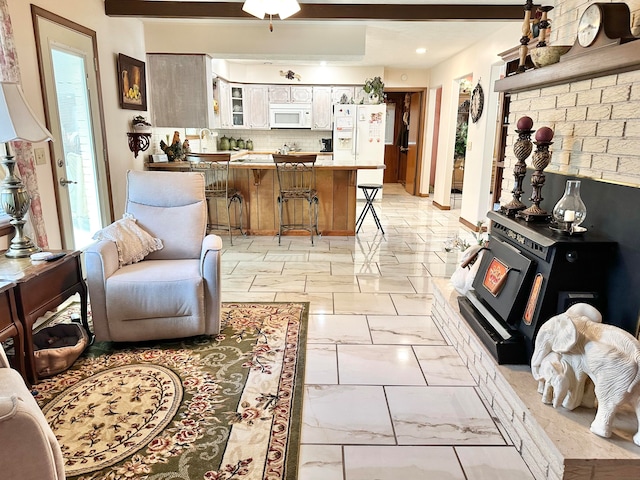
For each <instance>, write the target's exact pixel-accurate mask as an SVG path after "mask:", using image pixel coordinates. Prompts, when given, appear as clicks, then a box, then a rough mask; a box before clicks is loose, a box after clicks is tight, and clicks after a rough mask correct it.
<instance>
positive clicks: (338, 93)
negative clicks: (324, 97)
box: [331, 86, 355, 103]
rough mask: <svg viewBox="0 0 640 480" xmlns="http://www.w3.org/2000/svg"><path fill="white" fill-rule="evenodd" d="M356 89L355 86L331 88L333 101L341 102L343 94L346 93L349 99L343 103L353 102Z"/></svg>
mask: <svg viewBox="0 0 640 480" xmlns="http://www.w3.org/2000/svg"><path fill="white" fill-rule="evenodd" d="M354 89H355V87H348V86H347V87H332V89H331V101H332V102H333V103H341V100H342V96H343V95H345V98H346V99H347V101H346V102H342V103H351V102H352V101H353V99H354V93H353V92H354Z"/></svg>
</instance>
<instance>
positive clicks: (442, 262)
mask: <svg viewBox="0 0 640 480" xmlns="http://www.w3.org/2000/svg"><path fill="white" fill-rule="evenodd" d="M363 206H364V202H359V204H358V210H360V209H361V208H363ZM376 208H377V210H378V213H379V215H380V218H381V221H382V226H383V228H384V229H385V232H386V235H385V236H384V237H383V236H382V235H381V234H380V233H379V232H378V231H377V230H376V226H375V224H374V222H373V218H372V217H371V216H370V215H368V216H367V218H366V219H365V223H364V226H363V228H362V230H361V232H360V234H359V235H357V236H356V237H322V238H319V239H317V241H316V246H315V247H312V246H311V243H310V241H309V238H308V237H293V236H289V237H287V236H285V237H283V239H282V245H281V246H278V239H277V237H246V238H239V237H234V246H233V247H229V241H228V237H227V236H225V235H224V234H222V235H223V242H224V244H225V252H224V254H223V257H222V260H223V262H222V270H223V283H222V288H223V301H225V302H242V301H252V302H272V301H276V302H286V301H305V302H310V315H309V329H308V340H307V345H308V346H307V361H306V374H305V398H304V407H303V426H302V436H301V444H302V445H301V452H300V467H299V468H300V470H299V472H298V479H299V480H371V479H380V480H397V479H400V478H402V479H403V480H418V479H433V480H449V479H451V480H453V479H459V480H480V479H491V480H514V479H518V480H520V479H523V480H527V479H532V478H533V477H532V476H531V474H530V473H529V470H528V469H527V467H526V465H525V464H524V462H523V461H522V459H521V457H520V456H519V454H518V452H517V451H516V449H515V448H514V447H513V446H512V442H511V440H510V439H509V438H508V437H507V435H506V433H505V431H504V429H503V428H502V427H501V426H500V425H499V424H497V423H496V421H495V419H494V415H493V414H492V412H491V411H490V410H489V409H488V408H487V407H486V406H485V404H484V403H483V402H482V400H481V397H480V396H479V395H478V393H477V392H476V389H475V382H474V380H473V378H472V377H471V375H470V374H469V372H468V370H467V369H466V367H465V366H464V365H463V364H462V362H461V361H460V358H459V357H458V355H457V353H456V352H455V350H454V349H453V347H451V346H449V344H448V342H447V339H446V338H444V337H443V336H442V334H441V333H440V331H439V330H438V328H437V327H436V325H435V324H434V322H433V320H432V318H431V316H430V309H431V302H432V284H431V279H432V278H433V277H438V276H440V277H442V276H446V277H449V276H450V275H451V273H452V272H453V271H454V270H455V267H456V261H457V258H458V252H457V251H456V252H452V253H446V252H445V250H444V245H445V242H446V241H447V240H449V239H451V238H452V237H453V236H454V235H459V236H461V237H462V238H464V239H466V240H467V241H468V242H470V243H471V242H474V241H475V234H474V233H472V232H471V231H469V230H468V229H466V228H465V227H463V226H462V225H461V224H460V223H459V221H458V217H459V214H460V211H459V209H458V210H451V211H440V210H438V209H436V208H434V207H433V206H432V201H431V199H429V198H420V197H413V196H410V195H409V194H407V193H406V192H405V191H404V189H403V187H402V185H400V184H385V186H384V195H383V199H382V201H381V202H377V205H376Z"/></svg>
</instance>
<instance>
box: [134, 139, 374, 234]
mask: <svg viewBox="0 0 640 480" xmlns="http://www.w3.org/2000/svg"><path fill="white" fill-rule="evenodd" d="M298 153H302V152H298ZM305 154H308V153H306V152H305ZM294 155H295V154H291V156H294ZM145 168H146V169H147V170H164V171H190V170H191V163H190V162H188V161H181V162H168V163H146V164H145ZM380 168H384V165H366V164H364V165H363V164H360V163H358V164H356V163H355V162H339V163H338V162H334V161H333V157H332V155H331V154H322V153H319V154H318V159H317V161H316V164H315V169H316V190H317V191H318V198H319V212H318V228H319V230H320V233H321V234H322V235H355V225H356V188H357V185H356V172H357V171H358V170H363V169H367V170H368V169H380ZM229 186H230V187H233V188H235V189H237V190H239V191H240V192H241V193H242V196H243V197H244V202H245V207H244V218H243V224H244V226H245V232H246V233H247V234H249V235H275V234H277V232H278V203H277V198H278V178H277V175H276V167H275V163H274V162H273V158H272V157H271V154H269V153H256V152H252V153H248V152H246V151H245V152H242V151H241V152H234V153H232V155H231V163H230V173H229ZM299 207H300V206H298V211H296V212H293V214H295V215H300V216H302V217H305V216H306V215H307V209H306V208H299ZM209 210H210V215H214V216H215V215H216V214H217V213H220V208H219V206H217V205H216V206H214V205H212V204H211V203H210V204H209ZM232 212H233V210H232ZM222 215H225V214H224V212H222ZM221 218H224V217H221ZM232 223H235V224H237V223H238V219H237V218H236V219H235V221H234V219H233V213H232ZM285 234H288V235H296V234H300V235H302V234H303V235H308V232H304V231H302V232H299V231H296V230H292V231H288V232H286V233H285Z"/></svg>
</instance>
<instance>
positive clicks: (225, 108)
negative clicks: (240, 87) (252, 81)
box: [218, 78, 233, 128]
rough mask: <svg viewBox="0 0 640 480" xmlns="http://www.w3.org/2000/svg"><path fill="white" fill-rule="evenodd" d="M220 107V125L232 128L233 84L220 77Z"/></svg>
mask: <svg viewBox="0 0 640 480" xmlns="http://www.w3.org/2000/svg"><path fill="white" fill-rule="evenodd" d="M218 107H219V109H220V127H222V128H231V126H232V125H233V118H232V115H231V114H232V112H233V108H231V86H230V85H229V82H227V81H225V80H222V79H221V78H219V79H218Z"/></svg>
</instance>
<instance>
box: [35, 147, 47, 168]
mask: <svg viewBox="0 0 640 480" xmlns="http://www.w3.org/2000/svg"><path fill="white" fill-rule="evenodd" d="M33 154H34V155H35V157H36V165H44V164H45V163H47V156H46V155H45V153H44V148H36V149H34V150H33Z"/></svg>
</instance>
